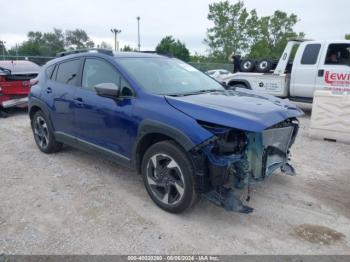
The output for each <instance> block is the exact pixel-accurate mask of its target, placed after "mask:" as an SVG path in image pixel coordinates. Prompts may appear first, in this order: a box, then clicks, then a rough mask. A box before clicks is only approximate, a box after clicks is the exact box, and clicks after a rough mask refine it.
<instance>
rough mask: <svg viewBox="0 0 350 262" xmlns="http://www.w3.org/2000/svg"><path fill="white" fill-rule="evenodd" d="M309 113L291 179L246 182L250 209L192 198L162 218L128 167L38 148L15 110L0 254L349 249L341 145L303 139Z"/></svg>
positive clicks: (1, 161) (346, 174)
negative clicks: (190, 205) (183, 209)
mask: <svg viewBox="0 0 350 262" xmlns="http://www.w3.org/2000/svg"><path fill="white" fill-rule="evenodd" d="M306 109H307V108H306ZM309 114H310V111H309V110H308V114H307V115H306V116H305V117H302V118H301V130H300V133H299V136H298V138H297V141H296V144H295V145H294V147H293V150H292V164H293V165H294V167H295V169H296V170H297V176H296V177H289V176H285V175H282V174H277V175H275V176H273V177H270V178H268V179H266V180H265V182H264V183H261V184H259V185H258V186H256V187H254V189H253V193H252V199H251V201H250V203H249V205H250V206H252V207H254V208H255V211H254V212H253V213H252V214H249V215H244V214H238V213H230V212H226V211H225V210H223V209H221V208H219V207H216V206H214V205H212V204H210V203H208V202H206V201H205V200H201V201H200V202H199V203H198V204H197V205H196V206H195V207H194V209H193V210H191V211H189V212H187V213H185V214H182V215H172V214H168V213H166V212H164V211H162V210H161V209H159V208H158V207H156V206H155V205H154V204H153V202H152V201H151V200H150V198H149V197H148V195H147V193H146V191H145V189H144V187H143V184H142V180H141V177H140V176H138V175H136V173H135V172H131V171H130V170H127V169H124V168H122V167H120V166H118V165H115V164H113V163H111V162H109V161H106V160H104V159H101V158H99V157H97V156H94V155H89V154H87V153H84V152H81V151H78V150H75V149H73V148H69V147H65V148H64V150H62V151H61V152H59V153H57V154H53V155H45V154H43V153H41V152H40V151H39V150H38V149H37V147H36V145H35V144H34V140H33V137H32V133H31V129H30V126H29V120H28V117H27V114H26V112H23V111H16V112H14V113H13V115H11V116H10V117H9V118H7V119H0V254H1V253H7V254H165V253H167V254H197V253H201V254H203V253H205V254H350V197H349V196H350V161H349V160H350V158H349V156H350V145H345V144H341V143H333V142H326V141H318V140H312V139H310V138H309V137H308V133H307V132H308V126H309V120H310V115H309Z"/></svg>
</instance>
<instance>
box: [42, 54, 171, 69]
mask: <svg viewBox="0 0 350 262" xmlns="http://www.w3.org/2000/svg"><path fill="white" fill-rule="evenodd" d="M87 56H99V57H104V58H111V57H112V58H115V59H116V60H118V58H164V57H166V56H163V55H160V54H156V53H153V52H152V53H151V52H115V53H113V56H112V55H107V54H104V53H99V52H80V53H73V54H68V55H64V56H60V57H57V58H55V59H52V60H50V61H49V62H47V63H46V66H50V65H51V64H55V63H57V62H63V61H65V60H68V59H73V58H79V57H87Z"/></svg>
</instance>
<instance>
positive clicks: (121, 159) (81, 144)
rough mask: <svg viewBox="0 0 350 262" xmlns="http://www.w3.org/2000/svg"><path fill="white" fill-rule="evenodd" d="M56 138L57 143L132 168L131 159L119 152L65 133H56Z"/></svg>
mask: <svg viewBox="0 0 350 262" xmlns="http://www.w3.org/2000/svg"><path fill="white" fill-rule="evenodd" d="M55 138H56V140H57V141H59V142H62V143H64V144H67V145H70V146H72V147H75V148H78V149H81V150H83V151H86V152H89V153H95V154H96V155H99V156H102V157H104V158H107V159H109V160H111V161H113V162H115V163H117V164H120V165H123V166H126V167H129V168H132V166H131V160H130V158H128V157H126V156H123V155H121V154H119V153H117V152H114V151H112V150H110V149H107V148H104V147H101V146H99V145H96V144H93V143H90V142H88V141H85V140H83V139H80V138H78V137H75V136H72V135H69V134H66V133H64V132H55Z"/></svg>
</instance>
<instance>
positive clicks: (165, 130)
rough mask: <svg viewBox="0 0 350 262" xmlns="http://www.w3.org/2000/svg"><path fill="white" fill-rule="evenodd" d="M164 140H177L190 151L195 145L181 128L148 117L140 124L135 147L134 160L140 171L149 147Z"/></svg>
mask: <svg viewBox="0 0 350 262" xmlns="http://www.w3.org/2000/svg"><path fill="white" fill-rule="evenodd" d="M164 140H173V141H175V142H176V143H177V144H178V145H179V146H181V147H182V148H183V149H184V150H185V151H189V150H191V149H192V148H193V147H194V146H195V144H194V143H193V142H192V141H191V140H190V138H188V137H187V136H186V135H185V134H184V133H183V132H182V131H181V130H179V129H177V128H174V127H172V126H169V125H167V124H164V123H161V122H158V121H155V120H149V119H146V120H144V121H142V123H141V124H140V126H139V130H138V135H137V139H136V143H135V146H134V149H133V162H134V166H135V167H136V169H137V171H138V172H140V168H141V162H142V158H143V155H144V154H145V152H146V151H147V149H148V148H149V147H150V146H151V145H153V144H155V143H157V142H160V141H164Z"/></svg>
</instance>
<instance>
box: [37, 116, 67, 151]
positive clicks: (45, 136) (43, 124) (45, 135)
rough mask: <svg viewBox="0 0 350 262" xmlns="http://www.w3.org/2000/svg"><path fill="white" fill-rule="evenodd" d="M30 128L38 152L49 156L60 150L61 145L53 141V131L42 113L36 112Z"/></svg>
mask: <svg viewBox="0 0 350 262" xmlns="http://www.w3.org/2000/svg"><path fill="white" fill-rule="evenodd" d="M31 126H32V130H33V135H34V140H35V143H36V145H37V146H38V148H39V149H40V151H42V152H44V153H46V154H50V153H54V152H57V151H59V150H60V149H61V148H62V145H63V144H62V143H60V142H57V141H56V140H55V137H54V133H53V129H52V127H51V125H50V123H49V121H48V120H47V118H46V116H45V114H44V113H43V112H42V111H37V112H36V113H35V114H34V116H33V118H32V120H31Z"/></svg>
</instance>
